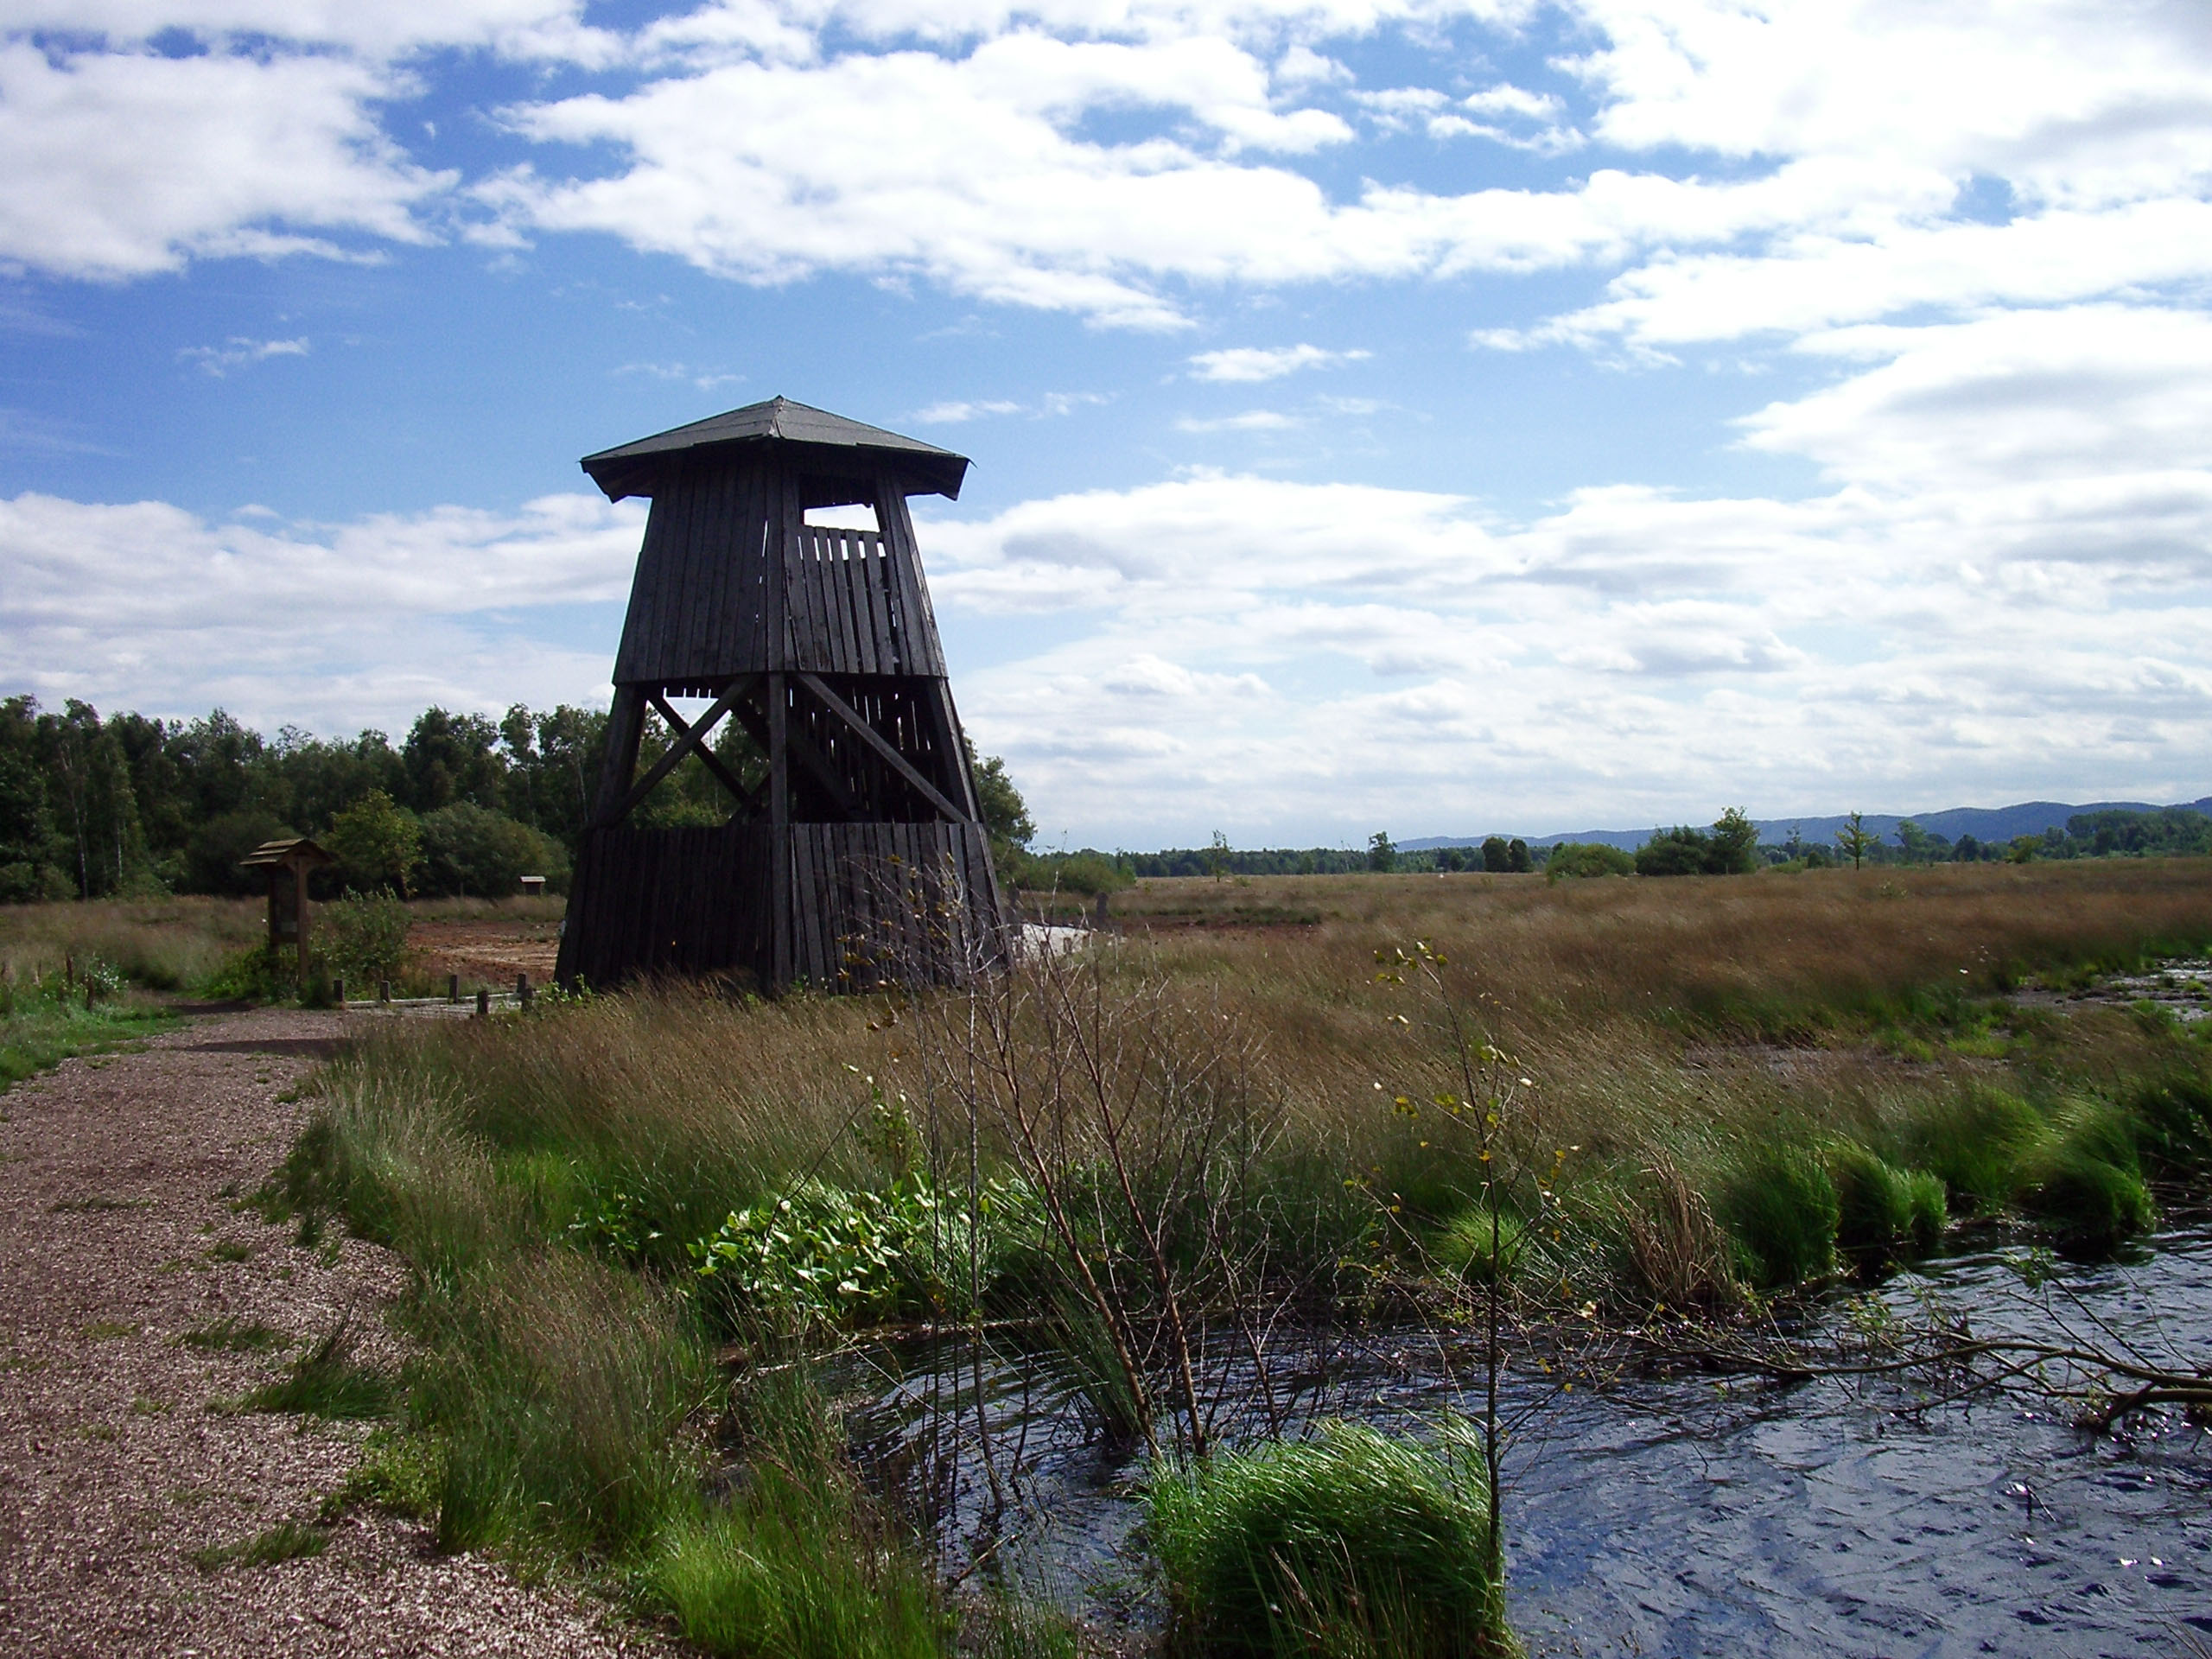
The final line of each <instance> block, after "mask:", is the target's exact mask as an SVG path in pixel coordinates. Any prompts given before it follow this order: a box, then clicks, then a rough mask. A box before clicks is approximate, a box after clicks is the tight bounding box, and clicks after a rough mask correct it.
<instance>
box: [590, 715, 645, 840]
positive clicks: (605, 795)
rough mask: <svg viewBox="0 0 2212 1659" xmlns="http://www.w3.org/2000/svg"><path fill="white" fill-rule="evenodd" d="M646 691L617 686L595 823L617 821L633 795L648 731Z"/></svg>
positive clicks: (608, 731) (601, 823)
mask: <svg viewBox="0 0 2212 1659" xmlns="http://www.w3.org/2000/svg"><path fill="white" fill-rule="evenodd" d="M644 734H645V694H644V693H643V692H641V691H639V690H638V688H637V687H636V686H634V685H618V686H616V687H615V688H614V702H613V707H612V708H610V709H608V710H607V758H606V760H605V761H604V762H603V763H602V764H601V766H600V769H599V798H598V799H597V800H595V801H594V802H593V803H592V817H591V821H592V823H593V824H594V826H599V827H604V826H605V825H607V824H610V823H613V822H614V821H615V819H616V817H618V816H619V815H620V812H621V810H622V803H623V802H624V801H626V800H627V799H628V798H629V796H630V782H631V779H632V778H634V777H635V776H636V775H637V771H638V743H639V739H640V738H642V737H643V736H644Z"/></svg>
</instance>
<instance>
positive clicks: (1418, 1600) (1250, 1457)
mask: <svg viewBox="0 0 2212 1659" xmlns="http://www.w3.org/2000/svg"><path fill="white" fill-rule="evenodd" d="M1488 1526H1489V1503H1488V1497H1487V1493H1486V1491H1485V1488H1484V1484H1483V1478H1482V1472H1481V1460H1480V1458H1479V1455H1478V1453H1477V1452H1475V1451H1474V1449H1473V1448H1472V1447H1471V1446H1466V1445H1461V1444H1459V1443H1457V1442H1456V1441H1454V1440H1447V1441H1446V1444H1445V1445H1444V1446H1441V1447H1440V1448H1438V1449H1435V1450H1430V1449H1427V1448H1424V1447H1421V1446H1414V1445H1412V1444H1409V1443H1408V1442H1406V1441H1402V1440H1393V1439H1390V1438H1389V1437H1386V1436H1384V1435H1383V1434H1381V1433H1376V1431H1375V1430H1373V1429H1371V1428H1368V1427H1363V1426H1362V1425H1358V1424H1352V1423H1330V1424H1326V1425H1324V1426H1323V1427H1322V1429H1321V1431H1320V1433H1319V1434H1318V1435H1317V1436H1316V1437H1315V1438H1314V1439H1313V1440H1300V1441H1294V1442H1286V1443H1281V1444H1276V1445H1272V1446H1262V1447H1261V1448H1259V1449H1257V1450H1255V1451H1251V1452H1217V1453H1216V1454H1215V1455H1214V1456H1213V1457H1211V1458H1210V1459H1206V1460H1205V1461H1204V1462H1201V1463H1196V1464H1192V1465H1190V1466H1188V1467H1186V1468H1183V1469H1161V1470H1160V1471H1156V1472H1155V1474H1154V1479H1153V1483H1152V1487H1151V1491H1150V1496H1149V1503H1148V1508H1147V1527H1148V1529H1149V1531H1150V1535H1151V1538H1152V1542H1153V1547H1154V1549H1155V1550H1156V1551H1157V1553H1158V1554H1159V1556H1160V1562H1161V1565H1162V1566H1163V1567H1164V1568H1165V1570H1166V1579H1167V1586H1168V1594H1169V1597H1170V1599H1171V1601H1172V1603H1173V1608H1174V1612H1175V1639H1176V1643H1177V1646H1178V1648H1179V1650H1180V1651H1182V1652H1185V1653H1190V1654H1205V1655H1210V1656H1211V1655H1220V1656H1276V1655H1282V1656H1289V1655H1300V1656H1306V1655H1328V1656H1342V1659H1352V1656H1361V1659H1365V1656H1373V1659H1385V1656H1389V1659H1463V1656H1469V1655H1477V1654H1484V1653H1503V1652H1507V1651H1510V1650H1511V1642H1510V1637H1509V1636H1508V1634H1507V1630H1506V1626H1505V1613H1504V1594H1503V1587H1502V1585H1501V1582H1500V1579H1499V1575H1498V1573H1497V1571H1496V1570H1495V1569H1494V1567H1492V1566H1491V1563H1490V1562H1489V1560H1487V1556H1486V1548H1487V1533H1488Z"/></svg>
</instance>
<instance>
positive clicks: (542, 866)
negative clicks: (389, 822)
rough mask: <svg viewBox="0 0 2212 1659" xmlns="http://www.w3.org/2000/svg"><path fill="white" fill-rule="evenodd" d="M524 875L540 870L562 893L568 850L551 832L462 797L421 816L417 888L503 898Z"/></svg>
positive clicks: (518, 886)
mask: <svg viewBox="0 0 2212 1659" xmlns="http://www.w3.org/2000/svg"><path fill="white" fill-rule="evenodd" d="M525 875H542V876H543V877H545V879H546V886H547V887H550V889H552V891H554V892H556V893H563V892H565V891H567V889H568V884H569V855H568V854H567V853H566V852H564V851H563V849H562V848H561V844H560V843H559V842H556V841H555V840H554V839H553V838H552V837H551V836H547V835H543V834H540V833H539V832H538V831H537V830H536V829H531V827H530V826H529V825H528V824H525V823H516V822H515V821H514V820H513V819H512V818H511V817H507V815H506V814H505V813H504V812H494V811H493V810H490V809H489V808H488V807H481V806H475V805H472V804H470V803H468V802H467V801H456V802H455V803H454V804H453V805H451V806H442V807H440V808H439V809H438V810H436V811H435V812H431V813H428V814H426V815H425V816H424V817H423V862H422V870H421V874H420V875H419V876H418V877H417V878H416V888H417V890H418V891H419V892H421V893H425V894H429V895H431V896H434V897H441V898H445V897H470V898H477V899H503V898H505V897H507V896H508V895H509V894H511V893H519V892H520V891H522V878H523V877H524V876H525Z"/></svg>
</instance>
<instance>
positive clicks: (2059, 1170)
mask: <svg viewBox="0 0 2212 1659" xmlns="http://www.w3.org/2000/svg"><path fill="white" fill-rule="evenodd" d="M2137 1130H2138V1125H2137V1122H2136V1120H2135V1117H2134V1116H2133V1114H2132V1113H2130V1112H2129V1111H2127V1110H2126V1109H2125V1108H2122V1107H2118V1106H2114V1105H2112V1104H2110V1103H2107V1102H2102V1101H2081V1102H2076V1103H2074V1104H2073V1105H2072V1107H2071V1108H2070V1109H2069V1111H2068V1112H2067V1114H2066V1115H2065V1116H2064V1118H2063V1121H2062V1122H2061V1123H2060V1124H2059V1125H2057V1126H2056V1135H2054V1136H2053V1137H2052V1138H2051V1139H2050V1140H2048V1141H2045V1142H2044V1144H2043V1145H2042V1147H2040V1148H2039V1149H2038V1154H2037V1157H2036V1158H2035V1160H2033V1161H2032V1163H2031V1165H2030V1166H2028V1168H2027V1169H2026V1171H2025V1174H2026V1181H2025V1185H2024V1192H2023V1193H2022V1196H2021V1206H2022V1208H2024V1210H2025V1211H2027V1212H2028V1213H2029V1214H2030V1215H2031V1216H2034V1217H2037V1219H2038V1220H2040V1221H2042V1222H2043V1223H2044V1224H2046V1225H2047V1226H2048V1227H2049V1228H2050V1230H2051V1231H2052V1233H2053V1234H2054V1235H2055V1236H2056V1238H2057V1241H2058V1243H2059V1247H2060V1248H2061V1249H2063V1250H2065V1251H2067V1252H2068V1253H2069V1254H2070V1255H2088V1256H2096V1255H2107V1254H2108V1253H2109V1252H2111V1251H2112V1250H2113V1249H2115V1248H2116V1247H2117V1246H2119V1245H2120V1244H2121V1243H2124V1242H2126V1240H2127V1239H2130V1238H2133V1237H2134V1236H2136V1235H2138V1234H2139V1233H2145V1232H2148V1231H2149V1230H2151V1228H2152V1226H2153V1225H2154V1224H2156V1222H2157V1220H2158V1209H2157V1206H2156V1205H2153V1204H2152V1201H2151V1194H2150V1191H2149V1189H2148V1188H2147V1187H2145V1185H2144V1184H2143V1176H2142V1171H2141V1168H2140V1166H2139V1160H2138V1158H2137V1154H2136V1135H2137Z"/></svg>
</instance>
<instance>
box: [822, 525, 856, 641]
mask: <svg viewBox="0 0 2212 1659" xmlns="http://www.w3.org/2000/svg"><path fill="white" fill-rule="evenodd" d="M823 542H825V546H823V553H825V556H827V557H825V560H823V577H825V588H827V591H829V615H832V617H836V639H834V641H832V655H834V657H836V672H841V675H856V672H861V644H858V639H856V637H854V628H852V531H825V533H823Z"/></svg>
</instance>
